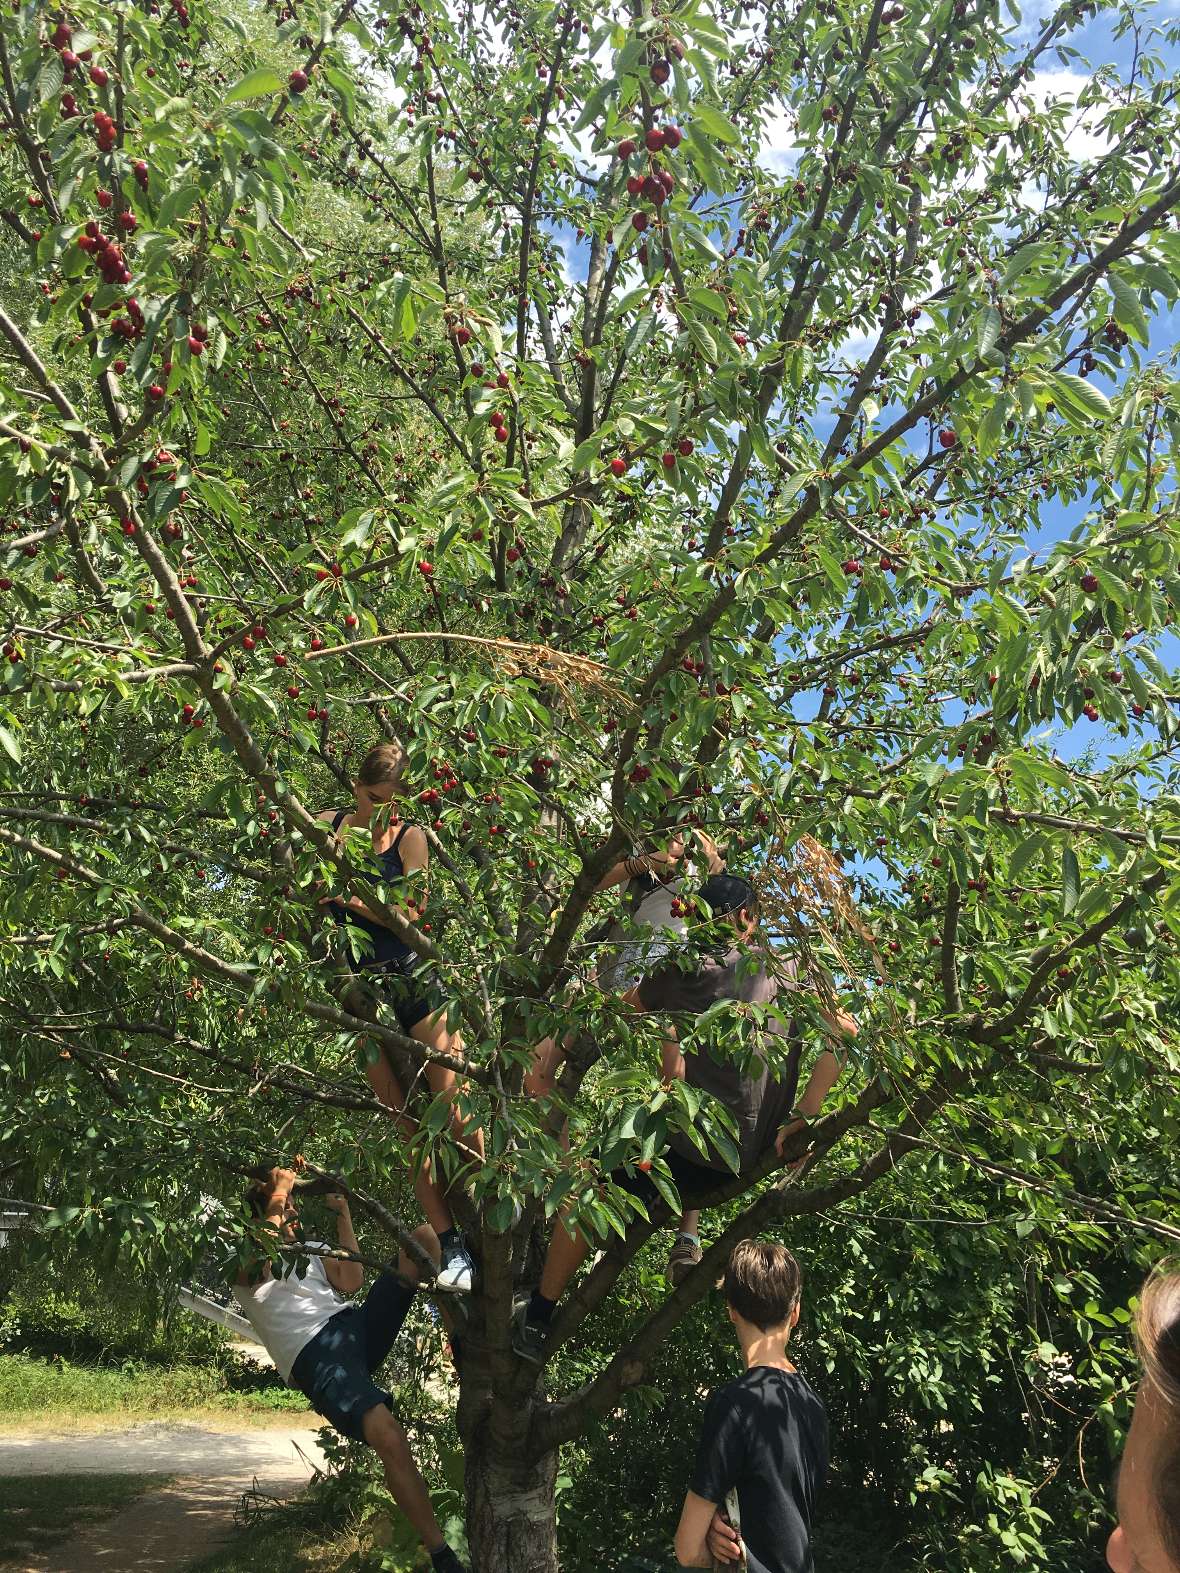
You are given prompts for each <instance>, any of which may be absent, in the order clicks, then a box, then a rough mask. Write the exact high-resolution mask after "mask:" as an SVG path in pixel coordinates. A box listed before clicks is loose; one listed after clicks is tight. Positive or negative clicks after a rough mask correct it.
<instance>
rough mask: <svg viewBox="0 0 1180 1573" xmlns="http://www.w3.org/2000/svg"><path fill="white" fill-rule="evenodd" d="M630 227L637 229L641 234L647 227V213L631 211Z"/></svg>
mask: <svg viewBox="0 0 1180 1573" xmlns="http://www.w3.org/2000/svg"><path fill="white" fill-rule="evenodd" d="M631 228H632V229H637V230H638V231H639V232H640V234H642V233H643V231H644V230H645V229H646V228H647V214H646V213H632V215H631Z"/></svg>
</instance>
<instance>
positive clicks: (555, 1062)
mask: <svg viewBox="0 0 1180 1573" xmlns="http://www.w3.org/2000/svg"><path fill="white" fill-rule="evenodd" d="M564 1059H565V1049H564V1047H559V1045H558V1043H557V1040H556V1038H542V1039H541V1041H540V1043H538V1044H537V1046H536V1048H535V1049H534V1050H533V1068H532V1069H531V1070H530V1071H529V1073H528V1075H527V1076H526V1077H525V1079H524V1090H525V1092H527V1093H528V1095H529V1097H530V1098H551V1097H552V1096H553V1089H554V1087H556V1085H557V1073H558V1072H559V1071H560V1070H561V1066H562V1062H563V1061H564Z"/></svg>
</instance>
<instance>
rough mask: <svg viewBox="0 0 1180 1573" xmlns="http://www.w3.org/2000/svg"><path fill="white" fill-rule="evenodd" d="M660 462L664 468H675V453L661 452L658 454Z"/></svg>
mask: <svg viewBox="0 0 1180 1573" xmlns="http://www.w3.org/2000/svg"><path fill="white" fill-rule="evenodd" d="M660 463H661V464H662V465H663V466H664V468H665V470H674V469H675V468H676V455H675V454H674V453H662V454H661V455H660Z"/></svg>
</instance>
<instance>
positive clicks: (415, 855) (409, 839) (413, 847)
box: [397, 825, 430, 864]
mask: <svg viewBox="0 0 1180 1573" xmlns="http://www.w3.org/2000/svg"><path fill="white" fill-rule="evenodd" d="M397 849H398V852H399V853H400V854H401V856H402V858H403V859H405V858H406V857H407V856H408V857H410V858H412V859H413V861H414V862H415V863H417V864H422V863H425V862H426V861H427V859H428V858H429V857H430V844H429V843H428V841H427V840H426V832H425V831H424V830H423V829H422V826H421V825H404V826H403V827H402V830H401V833H400V835H399V836H398V838H397Z"/></svg>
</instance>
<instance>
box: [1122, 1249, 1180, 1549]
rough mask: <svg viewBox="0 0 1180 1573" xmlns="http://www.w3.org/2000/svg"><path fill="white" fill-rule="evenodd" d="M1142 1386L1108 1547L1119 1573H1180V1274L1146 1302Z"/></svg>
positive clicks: (1159, 1283) (1156, 1287) (1162, 1278)
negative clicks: (1112, 1531) (1114, 1523)
mask: <svg viewBox="0 0 1180 1573" xmlns="http://www.w3.org/2000/svg"><path fill="white" fill-rule="evenodd" d="M1136 1331H1137V1335H1138V1342H1139V1351H1140V1354H1141V1355H1142V1358H1143V1382H1142V1383H1141V1385H1140V1388H1139V1397H1138V1400H1137V1401H1136V1404H1135V1413H1134V1416H1133V1417H1132V1420H1131V1429H1130V1431H1128V1433H1127V1445H1126V1448H1125V1449H1124V1451H1123V1457H1122V1461H1121V1463H1120V1464H1119V1469H1118V1475H1117V1477H1116V1481H1117V1495H1116V1511H1117V1513H1118V1520H1119V1521H1118V1526H1117V1527H1116V1529H1115V1532H1114V1534H1113V1535H1111V1537H1110V1540H1109V1542H1108V1543H1107V1547H1106V1560H1107V1561H1108V1562H1109V1563H1110V1565H1111V1568H1112V1569H1113V1570H1114V1573H1180V1273H1170V1274H1167V1273H1160V1274H1158V1275H1157V1276H1156V1277H1154V1278H1151V1279H1149V1280H1148V1282H1147V1284H1146V1285H1145V1286H1144V1289H1143V1291H1142V1294H1141V1295H1140V1305H1139V1321H1138V1326H1137V1329H1136Z"/></svg>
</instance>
